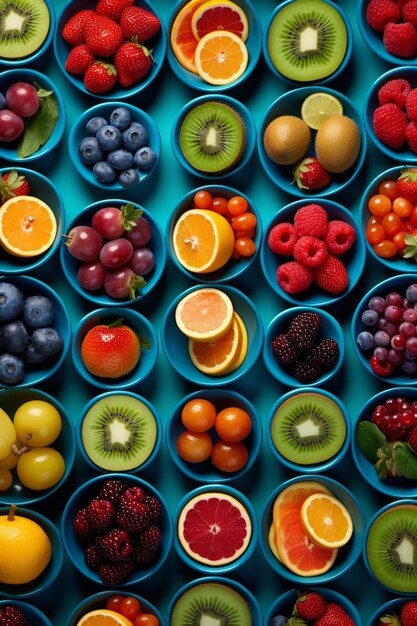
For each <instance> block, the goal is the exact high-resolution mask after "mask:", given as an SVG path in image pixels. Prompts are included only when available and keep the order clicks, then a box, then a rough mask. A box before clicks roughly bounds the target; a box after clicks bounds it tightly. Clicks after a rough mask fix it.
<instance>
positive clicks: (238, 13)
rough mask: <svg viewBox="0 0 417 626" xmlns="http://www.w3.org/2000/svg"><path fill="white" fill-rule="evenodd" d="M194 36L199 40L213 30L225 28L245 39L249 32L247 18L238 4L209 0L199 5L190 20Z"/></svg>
mask: <svg viewBox="0 0 417 626" xmlns="http://www.w3.org/2000/svg"><path fill="white" fill-rule="evenodd" d="M191 28H192V31H193V34H194V37H195V38H196V39H197V41H200V39H202V38H203V37H204V35H207V33H212V32H213V31H214V30H227V31H229V33H234V34H235V35H237V36H238V37H240V38H241V39H242V41H246V40H247V38H248V33H249V25H248V19H247V17H246V15H245V12H244V11H243V10H242V9H241V7H240V6H238V5H237V4H235V3H234V2H229V0H223V1H222V2H219V1H218V0H209V1H208V2H205V3H204V4H203V5H202V6H200V7H199V8H198V9H197V10H196V11H195V13H194V15H193V17H192V20H191Z"/></svg>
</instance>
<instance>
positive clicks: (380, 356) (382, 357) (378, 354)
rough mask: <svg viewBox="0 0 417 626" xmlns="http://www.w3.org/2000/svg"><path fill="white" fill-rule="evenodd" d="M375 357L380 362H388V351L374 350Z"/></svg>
mask: <svg viewBox="0 0 417 626" xmlns="http://www.w3.org/2000/svg"><path fill="white" fill-rule="evenodd" d="M374 357H375V358H376V359H377V360H378V361H380V362H384V361H386V360H387V358H388V350H387V349H386V348H381V347H378V348H375V350H374Z"/></svg>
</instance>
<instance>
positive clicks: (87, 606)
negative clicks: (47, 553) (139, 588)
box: [34, 589, 164, 626]
mask: <svg viewBox="0 0 417 626" xmlns="http://www.w3.org/2000/svg"><path fill="white" fill-rule="evenodd" d="M115 595H117V596H124V597H126V598H136V600H137V601H138V602H139V604H140V610H141V611H142V612H143V613H151V614H153V615H155V616H156V617H157V618H158V619H159V624H160V626H164V621H163V619H162V617H161V614H160V613H159V611H158V610H157V609H156V608H155V607H154V605H153V604H151V603H150V602H148V600H145V598H142V597H141V596H138V595H137V594H136V593H132V592H130V591H129V592H128V593H126V592H121V591H119V590H117V589H114V590H113V591H100V592H99V593H94V594H93V595H91V596H88V598H84V600H81V602H80V603H79V604H77V606H76V607H75V609H74V610H73V611H72V613H71V615H70V616H69V618H68V620H67V622H66V625H65V626H77V624H78V622H79V621H80V619H81V618H82V617H83V616H84V615H86V614H87V613H89V612H90V611H95V610H97V609H104V608H106V602H107V600H109V599H110V598H112V597H113V596H115ZM34 626H36V624H35V625H34Z"/></svg>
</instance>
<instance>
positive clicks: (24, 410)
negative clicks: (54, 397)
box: [13, 400, 62, 448]
mask: <svg viewBox="0 0 417 626" xmlns="http://www.w3.org/2000/svg"><path fill="white" fill-rule="evenodd" d="M13 424H14V427H15V429H16V434H17V436H18V437H19V439H20V440H21V441H23V442H24V443H25V444H27V445H28V446H30V447H31V448H41V447H43V446H49V445H50V444H51V443H52V442H54V441H55V439H56V438H57V437H58V435H59V433H60V432H61V428H62V420H61V416H60V414H59V412H58V411H57V410H56V408H55V407H54V406H53V405H52V404H50V403H49V402H45V401H44V400H30V401H29V402H24V403H23V404H21V405H20V406H19V408H18V409H17V411H16V413H15V414H14V418H13Z"/></svg>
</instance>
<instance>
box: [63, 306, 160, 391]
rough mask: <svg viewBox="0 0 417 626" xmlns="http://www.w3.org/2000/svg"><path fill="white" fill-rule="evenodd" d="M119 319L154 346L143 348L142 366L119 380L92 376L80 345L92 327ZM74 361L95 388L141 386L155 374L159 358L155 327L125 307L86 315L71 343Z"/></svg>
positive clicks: (117, 388) (76, 328)
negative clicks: (85, 363)
mask: <svg viewBox="0 0 417 626" xmlns="http://www.w3.org/2000/svg"><path fill="white" fill-rule="evenodd" d="M118 318H123V320H124V322H123V323H124V324H125V325H126V326H129V327H130V328H131V329H132V330H133V331H134V332H135V333H136V334H137V335H138V336H139V337H143V338H144V339H147V340H148V341H149V342H150V344H151V345H150V348H147V349H142V351H141V355H140V359H139V363H138V364H137V365H136V367H135V368H134V369H133V370H132V371H131V372H130V373H129V374H126V375H125V376H122V377H120V378H99V377H98V376H94V375H93V374H90V372H89V371H88V370H87V368H86V366H85V365H84V362H83V360H82V358H81V344H82V342H83V340H84V337H85V336H86V334H87V333H88V332H89V331H90V330H91V329H92V328H94V327H95V326H98V325H100V324H111V323H112V322H115V321H116V320H117V319H118ZM71 358H72V362H73V364H74V367H75V369H76V370H77V372H78V373H79V374H80V376H81V377H82V378H83V379H84V380H85V381H86V382H87V383H89V384H90V385H93V387H98V388H99V389H105V390H108V389H111V390H112V391H118V390H123V389H129V388H130V387H135V386H136V385H139V383H141V382H142V381H144V380H145V378H147V377H148V376H149V375H150V374H151V373H152V371H153V369H154V367H155V365H156V361H157V358H158V339H157V336H156V333H155V331H154V328H153V326H152V324H151V323H150V322H149V321H148V320H147V319H146V317H144V316H143V315H141V314H140V313H137V311H134V310H133V309H127V308H124V307H117V308H114V309H106V308H103V309H96V310H95V311H90V313H87V315H85V316H84V317H83V318H82V319H81V320H80V321H79V322H78V324H77V326H76V327H75V330H74V335H73V338H72V341H71Z"/></svg>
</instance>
